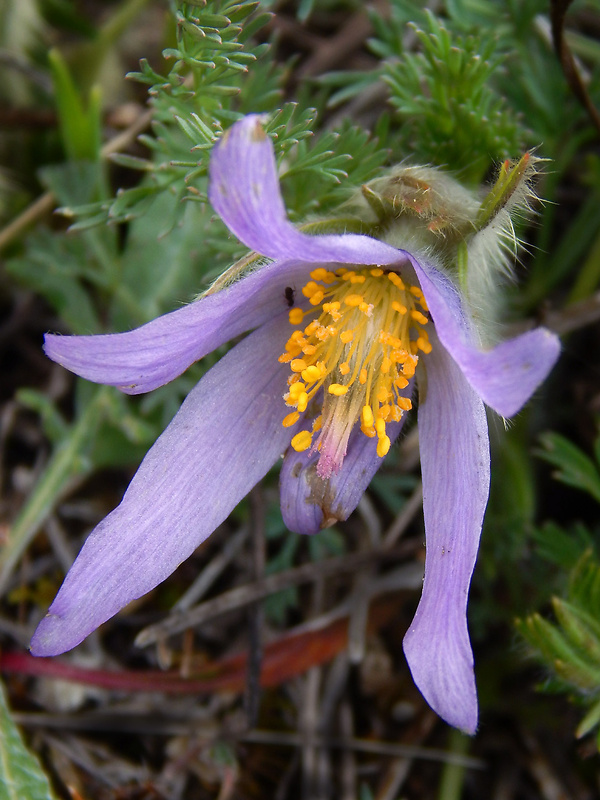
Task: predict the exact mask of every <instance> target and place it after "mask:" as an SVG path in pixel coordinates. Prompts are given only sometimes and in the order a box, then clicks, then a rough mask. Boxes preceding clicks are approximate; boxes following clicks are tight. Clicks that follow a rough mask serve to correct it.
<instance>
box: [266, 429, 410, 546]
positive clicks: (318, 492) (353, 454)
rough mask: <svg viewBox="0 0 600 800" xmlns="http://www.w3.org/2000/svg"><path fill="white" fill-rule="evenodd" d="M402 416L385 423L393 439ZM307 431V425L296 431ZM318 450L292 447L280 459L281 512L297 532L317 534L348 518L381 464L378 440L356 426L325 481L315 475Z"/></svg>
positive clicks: (291, 527)
mask: <svg viewBox="0 0 600 800" xmlns="http://www.w3.org/2000/svg"><path fill="white" fill-rule="evenodd" d="M403 424H404V418H403V419H402V420H401V421H400V422H390V423H388V424H387V425H386V433H387V435H388V436H389V437H390V439H391V441H392V442H395V440H396V439H397V438H398V436H399V435H400V431H401V430H402V426H403ZM303 428H305V429H307V430H309V429H310V426H309V425H307V424H304V425H302V424H301V425H299V427H298V430H302V429H303ZM318 460H319V453H318V452H317V453H311V452H310V450H306V451H304V452H302V453H297V452H296V451H295V450H293V449H292V448H291V447H290V448H289V449H288V451H287V452H286V454H285V457H284V459H283V467H282V468H281V475H280V478H279V482H280V492H281V513H282V515H283V521H284V522H285V524H286V526H287V527H288V528H289V529H290V530H291V531H295V532H296V533H307V534H311V533H316V532H317V531H319V530H320V529H322V528H329V527H331V526H332V525H335V523H336V522H339V521H342V520H345V519H348V517H349V516H350V514H351V513H352V512H353V511H354V509H355V508H356V506H357V505H358V503H359V500H360V498H361V497H362V496H363V494H364V492H365V491H366V489H367V486H368V485H369V483H370V482H371V479H372V477H373V475H375V473H376V472H377V470H378V469H379V467H380V466H381V465H382V463H383V459H382V458H380V457H379V456H378V455H377V439H376V438H373V439H370V438H369V437H368V436H365V435H364V433H362V431H361V430H360V427H359V426H358V425H357V426H355V429H354V431H353V432H352V433H351V435H350V439H349V442H348V452H347V454H346V457H345V458H344V461H343V464H342V468H341V469H340V471H339V472H338V473H337V474H333V475H332V476H331V477H330V478H328V479H326V480H324V479H323V478H320V477H319V476H318V475H317V470H316V465H317V461H318Z"/></svg>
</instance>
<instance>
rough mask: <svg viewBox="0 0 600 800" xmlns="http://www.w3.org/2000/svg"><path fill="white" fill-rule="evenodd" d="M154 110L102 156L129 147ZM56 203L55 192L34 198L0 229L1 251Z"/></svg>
mask: <svg viewBox="0 0 600 800" xmlns="http://www.w3.org/2000/svg"><path fill="white" fill-rule="evenodd" d="M153 114H154V112H153V110H151V109H150V110H148V111H145V112H144V113H143V114H140V116H139V117H138V118H137V119H136V120H135V122H133V123H132V124H131V125H130V126H129V127H128V128H127V129H126V130H124V131H123V132H122V133H120V134H118V136H115V137H114V138H113V139H111V140H110V141H109V142H106V144H105V145H104V146H103V147H102V149H101V150H100V156H101V157H102V158H107V156H109V155H110V154H111V153H116V152H117V151H118V150H122V149H123V148H125V147H127V146H128V145H129V144H131V142H133V141H134V139H136V137H137V136H138V135H139V134H140V133H141V132H142V131H143V130H144V129H145V128H147V127H148V125H149V124H150V122H151V120H152V116H153ZM55 205H56V197H55V195H54V193H53V192H46V193H45V194H43V195H41V196H40V197H38V198H37V200H34V202H33V203H32V204H31V205H30V206H28V207H27V208H26V209H25V211H23V212H22V213H21V214H20V215H19V216H18V217H17V218H16V219H14V220H13V221H12V222H10V223H9V224H8V225H7V226H6V227H5V228H4V229H3V230H1V231H0V252H1V251H2V250H4V248H5V247H6V246H7V245H9V244H10V243H11V242H12V241H13V239H16V238H17V237H18V236H20V235H21V234H22V233H23V232H24V231H25V230H27V228H29V227H30V226H31V225H33V224H34V223H35V222H37V221H38V220H40V219H42V217H45V216H47V215H48V214H49V213H50V212H51V211H52V210H53V209H54V206H55Z"/></svg>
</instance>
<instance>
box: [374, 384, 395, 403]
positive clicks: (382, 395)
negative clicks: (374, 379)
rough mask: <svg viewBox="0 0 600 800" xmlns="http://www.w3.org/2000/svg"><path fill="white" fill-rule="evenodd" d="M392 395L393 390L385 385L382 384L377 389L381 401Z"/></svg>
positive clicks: (383, 401)
mask: <svg viewBox="0 0 600 800" xmlns="http://www.w3.org/2000/svg"><path fill="white" fill-rule="evenodd" d="M390 395H391V392H388V390H387V389H386V388H385V386H381V387H380V388H379V389H378V390H377V395H376V396H377V399H378V400H379V402H380V403H385V402H386V400H387V399H388V398H389V397H390Z"/></svg>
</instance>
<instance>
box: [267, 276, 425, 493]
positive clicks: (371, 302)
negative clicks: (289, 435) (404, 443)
mask: <svg viewBox="0 0 600 800" xmlns="http://www.w3.org/2000/svg"><path fill="white" fill-rule="evenodd" d="M310 277H311V279H312V280H310V281H309V282H308V283H307V284H306V285H305V286H304V288H303V289H302V294H303V295H304V296H305V297H306V298H307V299H308V302H309V303H310V305H311V306H313V307H314V308H313V309H309V310H307V311H303V310H302V309H301V308H292V309H291V311H290V312H289V320H290V324H292V325H294V326H300V325H301V324H303V323H305V322H306V321H307V318H310V321H309V322H308V324H307V325H306V326H305V327H304V328H301V327H298V328H297V329H296V330H294V332H293V333H292V335H291V336H290V338H289V339H288V341H287V344H286V345H285V353H283V355H281V356H280V357H279V361H280V362H282V363H289V364H290V368H291V371H292V374H291V376H290V377H289V378H288V386H289V389H288V392H287V394H286V395H285V396H284V400H285V402H286V403H287V405H288V406H292V407H294V408H295V409H296V410H295V411H293V412H292V413H290V414H288V415H287V416H286V417H285V419H284V420H283V425H284V426H286V427H289V426H291V425H294V424H295V423H296V422H297V421H298V419H299V418H300V414H301V413H303V412H304V411H306V409H307V407H308V404H309V403H310V402H311V400H312V399H313V398H314V397H315V395H316V394H317V392H319V391H320V390H322V397H323V400H322V411H321V414H320V415H319V416H318V417H317V418H316V419H315V420H314V422H313V424H312V431H308V430H304V431H301V432H300V433H298V434H296V435H295V436H294V437H293V439H292V442H291V444H292V447H293V448H294V450H296V451H298V452H301V451H303V450H308V448H309V447H312V448H313V450H318V451H319V452H320V453H321V456H320V459H319V463H318V465H317V473H318V475H319V476H320V477H321V478H329V477H330V476H331V474H332V473H334V472H338V471H339V469H340V467H341V465H342V462H343V460H344V456H345V455H346V449H347V445H348V439H349V437H350V434H351V432H352V430H353V428H354V426H355V424H357V423H358V422H360V428H361V430H362V432H363V433H364V434H365V436H368V437H371V438H373V437H375V436H377V438H378V442H377V455H378V456H380V457H381V458H382V457H383V456H384V455H385V454H386V453H387V452H388V450H389V449H390V438H389V436H388V435H387V433H386V423H387V422H392V421H393V422H399V421H400V419H401V418H402V415H403V413H404V412H405V411H408V410H410V408H411V407H412V403H411V401H410V399H409V398H408V397H406V396H404V395H403V394H402V392H403V390H405V389H406V388H407V387H408V386H409V382H410V379H411V378H412V377H413V375H414V374H415V369H416V366H417V363H418V361H419V356H418V353H419V351H421V352H423V353H429V352H431V344H430V343H429V338H428V336H427V332H426V330H425V326H426V325H427V322H428V318H427V316H426V313H427V305H426V303H425V298H424V297H423V293H422V291H421V289H420V288H419V287H418V286H411V285H410V284H408V283H407V282H406V281H403V280H402V279H401V278H400V276H399V275H398V274H397V273H395V272H384V271H383V270H382V269H379V268H370V269H361V270H349V269H345V268H343V269H339V270H337V271H336V272H330V271H329V270H326V269H324V268H322V267H319V268H318V269H315V270H314V271H313V272H311V273H310ZM409 391H410V390H409ZM316 434H318V437H317V438H316V440H315V441H314V443H313V439H314V437H315V435H316Z"/></svg>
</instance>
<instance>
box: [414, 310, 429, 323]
mask: <svg viewBox="0 0 600 800" xmlns="http://www.w3.org/2000/svg"><path fill="white" fill-rule="evenodd" d="M410 315H411V317H412V318H413V319H414V320H415V322H419V323H420V324H421V325H427V323H428V322H429V320H428V319H427V317H426V316H425V314H421V312H420V311H417V310H416V309H415V308H413V310H412V311H411V312H410Z"/></svg>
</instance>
